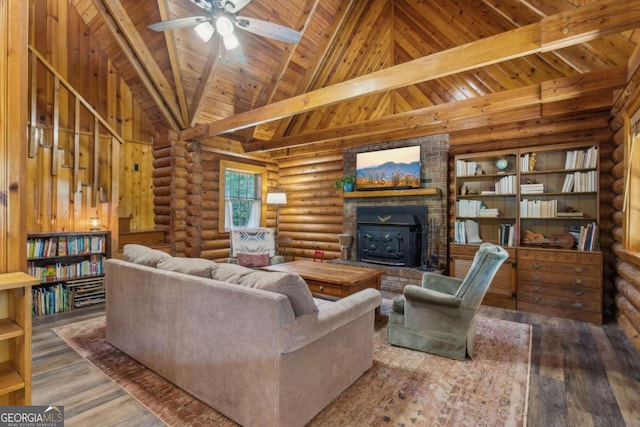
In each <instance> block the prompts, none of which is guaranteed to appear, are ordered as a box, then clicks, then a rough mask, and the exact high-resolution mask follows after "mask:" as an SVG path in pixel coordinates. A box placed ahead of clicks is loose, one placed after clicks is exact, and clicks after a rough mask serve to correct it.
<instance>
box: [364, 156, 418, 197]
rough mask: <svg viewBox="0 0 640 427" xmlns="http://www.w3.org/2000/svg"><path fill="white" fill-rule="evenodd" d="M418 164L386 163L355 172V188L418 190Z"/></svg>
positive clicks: (416, 162)
mask: <svg viewBox="0 0 640 427" xmlns="http://www.w3.org/2000/svg"><path fill="white" fill-rule="evenodd" d="M419 187H420V162H419V161H415V162H412V163H396V162H386V163H383V164H381V165H376V166H370V167H366V168H361V169H358V170H357V171H356V188H358V189H359V190H366V189H374V188H419Z"/></svg>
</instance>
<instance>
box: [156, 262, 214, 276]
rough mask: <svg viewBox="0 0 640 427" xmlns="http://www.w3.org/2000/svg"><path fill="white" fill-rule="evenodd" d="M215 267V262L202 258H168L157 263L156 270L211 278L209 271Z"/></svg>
mask: <svg viewBox="0 0 640 427" xmlns="http://www.w3.org/2000/svg"><path fill="white" fill-rule="evenodd" d="M215 265H216V263H215V262H213V261H211V260H208V259H203V258H177V257H170V258H163V259H161V260H160V261H158V268H159V269H161V270H170V271H175V272H178V273H185V274H190V275H192V276H200V277H207V278H209V277H211V270H212V268H213V267H214V266H215Z"/></svg>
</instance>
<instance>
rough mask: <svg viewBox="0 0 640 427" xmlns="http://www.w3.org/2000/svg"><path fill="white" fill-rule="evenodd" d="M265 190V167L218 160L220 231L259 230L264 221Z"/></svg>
mask: <svg viewBox="0 0 640 427" xmlns="http://www.w3.org/2000/svg"><path fill="white" fill-rule="evenodd" d="M265 186H266V168H265V167H263V166H256V165H250V164H245V163H239V162H231V161H226V160H221V161H220V210H219V216H220V222H219V229H220V231H229V230H231V229H232V228H255V227H260V225H261V224H262V223H264V218H265V214H264V212H263V211H264V209H265V207H264V205H263V203H262V195H263V194H264V193H266V191H265V188H264V187H265Z"/></svg>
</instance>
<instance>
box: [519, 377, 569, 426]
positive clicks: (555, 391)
mask: <svg viewBox="0 0 640 427" xmlns="http://www.w3.org/2000/svg"><path fill="white" fill-rule="evenodd" d="M566 414H567V402H566V391H565V388H564V383H563V382H562V381H559V380H556V379H553V378H547V377H543V376H540V375H532V376H531V382H530V388H529V414H528V416H527V425H528V426H529V427H565V426H567V417H566Z"/></svg>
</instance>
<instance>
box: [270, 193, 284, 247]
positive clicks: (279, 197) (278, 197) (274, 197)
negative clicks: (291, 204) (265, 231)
mask: <svg viewBox="0 0 640 427" xmlns="http://www.w3.org/2000/svg"><path fill="white" fill-rule="evenodd" d="M286 203H287V193H267V204H268V205H276V229H275V230H274V231H275V233H274V237H278V207H279V206H280V205H284V204H286Z"/></svg>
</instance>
